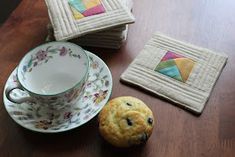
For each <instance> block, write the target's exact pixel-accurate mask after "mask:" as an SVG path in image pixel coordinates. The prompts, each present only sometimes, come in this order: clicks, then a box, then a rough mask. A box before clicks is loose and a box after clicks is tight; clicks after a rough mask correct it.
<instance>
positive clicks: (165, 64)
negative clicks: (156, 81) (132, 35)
mask: <svg viewBox="0 0 235 157" xmlns="http://www.w3.org/2000/svg"><path fill="white" fill-rule="evenodd" d="M172 66H175V61H174V60H173V59H171V60H167V61H161V62H160V63H159V64H158V65H157V67H156V68H155V71H160V70H161V69H164V68H168V67H172Z"/></svg>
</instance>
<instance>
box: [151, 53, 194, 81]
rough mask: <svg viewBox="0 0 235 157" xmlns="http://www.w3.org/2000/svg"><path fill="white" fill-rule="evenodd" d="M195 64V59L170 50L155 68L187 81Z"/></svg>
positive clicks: (162, 72) (179, 79) (167, 74)
mask: <svg viewBox="0 0 235 157" xmlns="http://www.w3.org/2000/svg"><path fill="white" fill-rule="evenodd" d="M194 64H195V62H194V61H193V60H191V59H189V58H186V57H184V56H182V55H179V54H176V53H174V52H170V51H168V52H167V53H166V54H165V55H164V57H163V58H162V60H161V62H160V63H159V64H158V65H157V67H156V68H155V71H157V72H159V73H161V74H164V75H166V76H169V77H171V78H174V79H176V80H178V81H181V82H186V81H187V79H188V77H189V75H190V73H191V71H192V69H193V66H194Z"/></svg>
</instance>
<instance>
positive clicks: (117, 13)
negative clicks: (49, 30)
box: [45, 0, 135, 41]
mask: <svg viewBox="0 0 235 157" xmlns="http://www.w3.org/2000/svg"><path fill="white" fill-rule="evenodd" d="M45 1H46V4H47V7H48V13H49V17H50V21H51V24H52V27H53V29H54V36H55V38H56V40H58V41H60V40H69V39H73V38H77V37H80V36H82V35H85V34H88V33H93V32H98V31H102V30H105V29H109V28H113V27H115V26H121V25H124V24H129V23H133V22H134V21H135V19H134V17H133V15H132V14H131V12H130V11H129V9H128V7H126V6H125V5H123V4H122V2H120V1H119V0H102V4H103V5H104V7H105V10H106V12H105V13H102V14H98V15H93V16H89V17H85V18H82V19H79V20H76V19H74V17H73V14H72V12H71V9H70V7H69V4H68V1H67V0H45Z"/></svg>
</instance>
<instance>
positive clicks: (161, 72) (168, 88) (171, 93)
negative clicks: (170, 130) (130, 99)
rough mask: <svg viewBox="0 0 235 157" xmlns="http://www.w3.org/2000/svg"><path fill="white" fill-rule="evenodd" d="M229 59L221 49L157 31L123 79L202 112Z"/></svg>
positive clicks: (182, 105)
mask: <svg viewBox="0 0 235 157" xmlns="http://www.w3.org/2000/svg"><path fill="white" fill-rule="evenodd" d="M226 62H227V56H225V55H223V54H221V53H220V54H219V53H215V52H212V51H211V50H208V49H204V48H200V47H196V46H193V45H190V44H186V43H184V42H180V41H177V40H175V39H172V38H169V37H166V36H164V35H160V34H155V35H154V36H153V37H152V39H151V40H150V41H149V42H148V43H147V44H146V46H145V47H144V49H143V50H142V51H141V53H140V54H139V55H138V56H137V57H136V59H135V60H134V61H133V62H132V63H131V64H130V66H129V67H128V68H127V69H126V71H125V72H124V73H123V74H122V75H121V81H122V82H125V83H128V84H132V85H135V86H138V87H141V88H142V89H145V90H148V91H150V92H152V93H154V94H156V95H159V96H161V97H164V98H166V99H168V100H170V101H172V102H174V103H176V104H178V105H179V106H181V107H183V108H186V109H188V110H190V111H192V112H194V113H197V114H200V113H201V112H202V111H203V109H204V107H205V104H206V102H207V100H208V99H209V96H210V93H211V91H212V89H213V86H214V85H215V83H216V80H217V79H218V77H219V75H220V73H221V72H222V69H223V67H224V66H225V64H226Z"/></svg>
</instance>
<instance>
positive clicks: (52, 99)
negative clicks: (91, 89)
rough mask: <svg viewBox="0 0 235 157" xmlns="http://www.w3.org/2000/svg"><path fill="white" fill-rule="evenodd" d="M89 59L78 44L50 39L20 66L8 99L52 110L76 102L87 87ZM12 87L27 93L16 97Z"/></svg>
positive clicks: (9, 89) (7, 91) (7, 90)
mask: <svg viewBox="0 0 235 157" xmlns="http://www.w3.org/2000/svg"><path fill="white" fill-rule="evenodd" d="M88 72H89V59H88V56H87V54H86V52H85V51H84V50H83V49H82V48H81V47H79V46H77V45H75V44H72V43H69V42H50V43H46V44H44V45H41V46H39V47H36V48H35V49H33V50H31V51H30V52H28V53H27V54H26V55H25V56H24V57H23V59H22V60H21V62H20V64H19V65H18V69H17V83H16V84H14V85H12V86H10V87H7V89H6V92H5V94H6V96H7V98H8V99H9V100H10V101H12V102H14V103H17V104H21V103H24V102H26V101H29V102H36V103H40V104H41V105H43V106H45V107H48V108H49V109H61V108H64V107H66V106H71V105H73V104H75V103H76V102H77V101H78V100H79V98H80V96H81V95H83V91H84V88H85V83H86V81H87V78H88ZM13 90H22V91H24V92H26V93H27V94H26V96H25V97H21V98H17V99H16V98H15V97H14V95H13V94H11V93H12V91H13Z"/></svg>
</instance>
